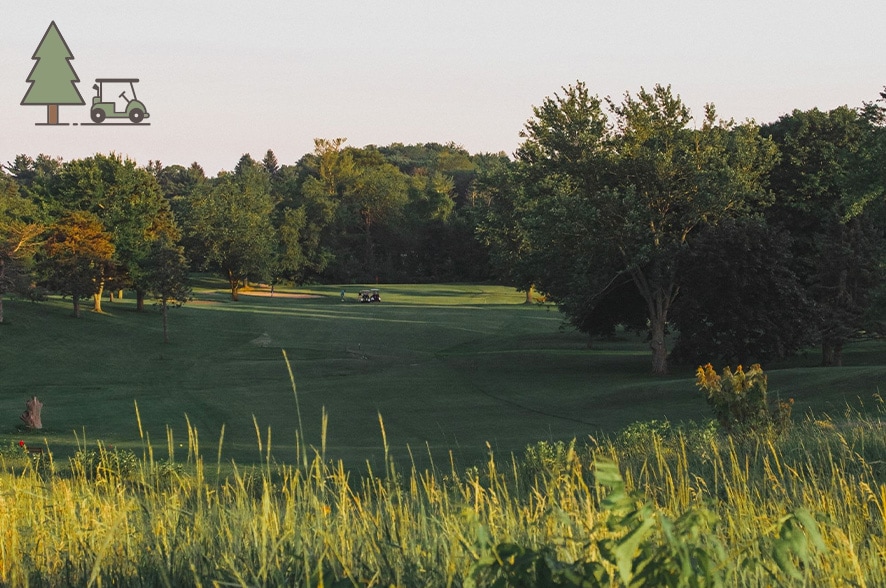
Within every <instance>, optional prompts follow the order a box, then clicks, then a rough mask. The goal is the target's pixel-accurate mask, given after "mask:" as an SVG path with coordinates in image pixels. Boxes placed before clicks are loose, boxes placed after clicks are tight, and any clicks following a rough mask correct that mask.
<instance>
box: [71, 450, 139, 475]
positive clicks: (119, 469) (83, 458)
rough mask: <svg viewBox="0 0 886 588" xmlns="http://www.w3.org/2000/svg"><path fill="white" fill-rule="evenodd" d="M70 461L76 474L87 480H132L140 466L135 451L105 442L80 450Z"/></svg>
mask: <svg viewBox="0 0 886 588" xmlns="http://www.w3.org/2000/svg"><path fill="white" fill-rule="evenodd" d="M69 462H70V468H71V471H72V472H73V473H74V475H76V476H81V477H83V478H84V479H86V480H131V479H133V477H134V475H135V473H136V472H137V471H138V467H139V462H138V459H137V458H136V456H135V453H133V452H132V451H130V450H128V449H118V448H114V447H108V446H106V445H105V444H103V443H99V444H98V447H97V448H96V449H86V448H82V449H80V450H78V451H77V452H76V453H75V454H74V455H73V456H71V457H70V458H69Z"/></svg>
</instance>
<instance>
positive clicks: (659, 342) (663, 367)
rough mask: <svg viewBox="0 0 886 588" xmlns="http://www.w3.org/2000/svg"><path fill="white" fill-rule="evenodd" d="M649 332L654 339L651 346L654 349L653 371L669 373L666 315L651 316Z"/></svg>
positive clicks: (659, 373) (657, 373)
mask: <svg viewBox="0 0 886 588" xmlns="http://www.w3.org/2000/svg"><path fill="white" fill-rule="evenodd" d="M649 323H650V324H649V332H650V335H651V336H652V340H651V341H650V342H649V347H650V348H651V349H652V373H653V374H655V375H656V376H663V375H665V374H667V373H668V348H667V346H666V345H665V325H666V324H667V316H666V315H658V316H650V317H649Z"/></svg>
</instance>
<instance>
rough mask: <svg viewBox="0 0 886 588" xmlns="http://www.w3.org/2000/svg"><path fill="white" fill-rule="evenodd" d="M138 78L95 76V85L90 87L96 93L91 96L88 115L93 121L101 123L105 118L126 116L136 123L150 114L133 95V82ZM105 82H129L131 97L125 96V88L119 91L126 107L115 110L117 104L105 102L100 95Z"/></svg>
mask: <svg viewBox="0 0 886 588" xmlns="http://www.w3.org/2000/svg"><path fill="white" fill-rule="evenodd" d="M137 82H138V78H96V80H95V85H93V86H92V89H93V90H95V92H96V95H95V96H93V97H92V110H90V111H89V116H90V118H92V121H93V122H95V123H101V122H102V121H104V120H105V119H106V118H128V119H129V120H130V121H131V122H134V123H136V124H138V123H140V122H141V121H142V120H144V119H146V118H148V117H149V116H151V115H150V114H148V109H147V108H145V105H144V103H142V102H140V101H139V100H138V98H137V97H136V95H135V84H136V83H137ZM105 84H129V91H131V92H132V98H131V99H130V98H127V97H126V89H125V88H124V90H123V91H122V92H120V98H123V99H124V100H126V108H125V109H124V110H117V104H116V103H115V102H114V101H111V102H105V101H104V99H103V97H102V95H103V92H104V85H105Z"/></svg>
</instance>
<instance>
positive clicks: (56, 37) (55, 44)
mask: <svg viewBox="0 0 886 588" xmlns="http://www.w3.org/2000/svg"><path fill="white" fill-rule="evenodd" d="M31 59H35V60H36V61H37V63H35V64H34V68H33V69H32V70H31V73H30V74H28V79H27V81H28V82H30V84H31V86H30V87H29V88H28V91H27V92H26V93H25V97H24V98H22V102H21V103H22V104H23V105H45V106H46V123H45V124H48V125H57V124H59V122H58V107H59V105H60V104H66V105H81V104H85V102H84V101H83V96H81V95H80V90H78V89H77V86H76V83H77V82H79V81H80V78H79V77H78V76H77V72H75V71H74V68H73V67H72V66H71V60H72V59H74V55H73V54H72V53H71V50H70V49H69V48H68V44H67V43H66V42H65V40H64V38H63V37H62V34H61V33H60V32H59V30H58V27H57V26H56V24H55V21H52V22H51V23H49V28H48V29H46V33H44V35H43V38H42V39H41V40H40V44H39V45H38V46H37V49H36V51H34V56H33V57H31ZM38 124H41V123H38Z"/></svg>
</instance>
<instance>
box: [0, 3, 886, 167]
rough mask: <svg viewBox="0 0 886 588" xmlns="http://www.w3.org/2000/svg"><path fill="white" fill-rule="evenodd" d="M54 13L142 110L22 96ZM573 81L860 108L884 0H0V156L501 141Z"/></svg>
mask: <svg viewBox="0 0 886 588" xmlns="http://www.w3.org/2000/svg"><path fill="white" fill-rule="evenodd" d="M51 21H55V23H56V25H57V26H58V28H59V30H60V32H61V34H62V35H63V37H64V39H65V41H66V42H67V44H68V46H69V48H70V50H71V52H72V53H73V55H74V59H73V61H72V62H71V65H72V66H73V67H74V69H75V71H76V73H77V75H78V76H79V77H80V80H81V81H80V83H79V84H78V85H77V87H78V89H79V90H80V93H81V95H82V96H83V98H84V100H86V102H87V104H89V103H90V101H91V97H92V96H93V95H94V92H93V90H92V85H93V83H94V80H95V78H108V77H133V78H139V80H140V82H139V84H138V85H137V86H136V92H137V94H138V98H139V99H140V100H141V101H142V102H144V103H145V105H146V107H147V109H148V111H149V113H150V118H149V119H147V120H146V121H144V123H142V124H141V125H124V126H103V125H82V126H81V124H82V123H89V122H90V120H89V107H88V105H84V106H61V107H60V111H59V112H60V116H59V118H60V121H61V122H63V123H69V124H68V125H67V126H57V127H51V126H46V125H37V124H35V123H40V122H45V120H46V108H45V107H43V106H22V105H21V104H20V103H21V100H22V98H23V97H24V95H25V93H26V92H27V90H28V83H27V81H26V80H27V77H28V74H29V73H30V71H31V69H32V67H33V65H34V61H32V60H31V56H32V55H33V54H34V51H35V50H36V48H37V45H38V44H39V42H40V40H41V38H42V37H43V34H44V33H45V32H46V29H47V27H48V26H49V24H50V22H51ZM577 80H581V81H583V82H585V83H586V84H587V86H588V88H589V90H590V91H591V92H592V93H594V94H597V95H599V96H601V97H602V96H612V97H613V98H619V97H620V96H622V95H623V94H624V93H625V92H632V93H635V92H637V91H638V90H639V89H640V88H641V87H645V88H651V87H652V86H653V85H655V84H657V83H660V84H670V85H671V86H672V88H673V89H674V91H675V92H676V93H678V94H680V95H681V97H682V98H683V100H684V101H685V102H686V103H687V105H689V107H690V108H691V109H692V112H693V114H695V115H696V116H697V117H698V118H699V119H700V118H701V116H702V115H703V107H704V105H705V104H706V103H709V102H710V103H713V104H715V105H716V107H717V111H718V113H719V114H720V116H721V117H724V118H727V119H728V118H733V119H735V120H738V121H741V120H745V119H753V120H756V121H757V122H760V123H765V122H771V121H774V120H777V119H778V117H780V116H782V115H784V114H786V113H789V112H790V111H791V110H793V109H801V110H806V109H810V108H813V107H817V108H820V109H831V108H834V107H837V106H840V105H844V104H846V105H849V106H853V107H854V106H861V104H862V102H864V101H872V100H874V99H876V98H878V96H879V92H880V91H881V90H882V89H883V87H884V86H886V2H882V0H877V1H874V0H863V1H860V0H844V1H843V2H834V1H829V2H822V1H814V2H810V1H805V2H800V1H792V0H765V1H757V0H732V1H731V2H713V1H711V0H705V1H701V0H699V1H689V0H674V1H668V0H659V1H657V2H654V1H651V0H647V1H645V2H644V1H640V0H621V1H609V0H585V1H573V0H563V1H558V0H537V1H532V2H529V1H523V0H508V1H505V0H472V1H463V0H436V1H435V2H428V1H425V0H317V1H304V0H288V1H270V0H253V1H249V2H247V1H243V0H238V1H231V0H211V1H209V0H176V1H170V0H151V1H149V2H133V1H132V0H115V1H113V2H109V1H106V0H88V1H87V0H30V1H28V2H22V1H17V0H3V2H2V5H0V163H5V162H9V161H11V160H12V159H13V158H14V157H15V156H16V155H17V154H20V153H25V154H28V155H31V156H36V155H37V154H39V153H45V154H48V155H52V156H57V157H62V158H63V159H65V160H70V159H76V158H79V157H87V156H90V155H93V154H95V153H109V152H112V151H113V152H116V153H119V154H121V155H124V156H127V157H130V158H132V159H134V160H135V161H136V162H138V163H139V164H140V165H146V164H147V163H148V161H149V160H159V161H161V162H162V163H163V164H164V165H170V164H181V165H185V166H187V165H189V164H190V163H191V162H193V161H196V162H198V163H200V164H201V165H202V166H203V168H204V169H205V170H206V172H207V173H208V174H209V175H215V174H216V173H218V171H219V170H222V169H227V170H230V169H233V167H234V166H235V165H236V163H237V161H238V160H239V159H240V157H241V156H242V155H243V154H244V153H250V154H251V155H252V156H253V157H255V158H256V159H260V158H261V157H263V156H264V154H265V152H266V151H267V150H268V149H273V150H274V152H275V154H276V156H277V159H278V161H279V162H280V163H281V164H291V163H294V162H295V161H297V160H298V159H299V158H301V157H302V156H303V155H304V154H305V153H308V152H310V151H312V150H313V144H314V139H315V138H329V139H331V138H335V137H346V138H347V139H348V144H349V145H353V146H356V147H362V146H365V145H369V144H373V145H388V144H390V143H394V142H400V143H407V144H408V143H427V142H437V143H447V142H450V141H451V142H454V143H456V144H458V145H461V146H463V147H464V148H465V149H467V150H468V151H469V152H471V153H480V152H500V151H504V152H505V153H507V154H512V153H513V152H514V150H515V149H516V148H517V146H518V145H519V143H520V136H519V133H520V130H521V129H522V128H523V125H524V124H525V122H526V121H527V120H528V119H529V118H530V117H531V116H532V107H533V105H539V104H541V103H542V101H543V100H544V99H545V97H548V96H552V95H553V94H555V93H557V92H561V88H562V87H564V86H568V85H570V84H573V83H575V82H576V81H577ZM118 93H119V92H118ZM73 123H78V124H77V125H74V124H73ZM146 123H149V124H146Z"/></svg>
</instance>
